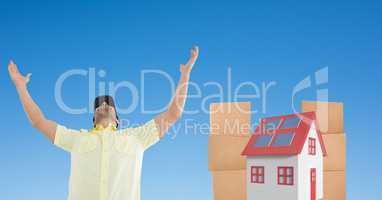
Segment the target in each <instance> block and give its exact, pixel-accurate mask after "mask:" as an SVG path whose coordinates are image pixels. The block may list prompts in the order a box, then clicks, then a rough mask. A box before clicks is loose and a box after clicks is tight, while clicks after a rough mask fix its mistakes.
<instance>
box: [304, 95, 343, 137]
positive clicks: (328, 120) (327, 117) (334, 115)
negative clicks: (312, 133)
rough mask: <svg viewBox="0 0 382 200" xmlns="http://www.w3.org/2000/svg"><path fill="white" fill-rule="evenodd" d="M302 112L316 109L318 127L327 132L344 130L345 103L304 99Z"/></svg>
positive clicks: (341, 131)
mask: <svg viewBox="0 0 382 200" xmlns="http://www.w3.org/2000/svg"><path fill="white" fill-rule="evenodd" d="M301 109H302V112H309V111H316V116H317V122H318V128H319V129H320V131H321V132H322V133H323V134H325V133H343V132H344V106H343V103H336V102H319V101H302V104H301Z"/></svg>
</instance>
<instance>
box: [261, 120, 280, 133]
mask: <svg viewBox="0 0 382 200" xmlns="http://www.w3.org/2000/svg"><path fill="white" fill-rule="evenodd" d="M280 122H281V119H276V120H272V121H269V122H267V123H265V125H264V128H265V131H269V130H276V129H277V127H278V126H279V124H280Z"/></svg>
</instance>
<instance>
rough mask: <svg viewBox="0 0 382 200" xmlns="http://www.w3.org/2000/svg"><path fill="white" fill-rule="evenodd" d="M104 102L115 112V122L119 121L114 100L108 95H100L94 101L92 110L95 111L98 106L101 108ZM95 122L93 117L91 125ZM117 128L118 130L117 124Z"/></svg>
mask: <svg viewBox="0 0 382 200" xmlns="http://www.w3.org/2000/svg"><path fill="white" fill-rule="evenodd" d="M103 102H105V103H106V104H107V105H109V106H111V107H113V108H114V110H115V116H116V117H117V120H119V118H118V115H117V108H116V107H115V103H114V99H113V97H112V96H110V95H102V96H98V97H96V98H95V100H94V110H96V109H97V108H98V107H99V106H101V105H102V104H103ZM94 122H95V118H94V117H93V123H94ZM117 128H118V123H117Z"/></svg>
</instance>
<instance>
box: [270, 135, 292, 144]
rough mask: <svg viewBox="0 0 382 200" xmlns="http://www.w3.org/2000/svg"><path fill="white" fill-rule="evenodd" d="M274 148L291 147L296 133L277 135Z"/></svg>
mask: <svg viewBox="0 0 382 200" xmlns="http://www.w3.org/2000/svg"><path fill="white" fill-rule="evenodd" d="M275 137H276V138H275V140H274V142H273V144H272V146H289V145H290V144H291V143H292V139H293V137H294V133H282V134H277V135H275Z"/></svg>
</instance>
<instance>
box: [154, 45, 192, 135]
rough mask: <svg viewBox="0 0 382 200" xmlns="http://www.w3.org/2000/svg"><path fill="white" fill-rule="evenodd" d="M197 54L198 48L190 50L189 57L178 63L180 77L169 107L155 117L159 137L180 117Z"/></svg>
mask: <svg viewBox="0 0 382 200" xmlns="http://www.w3.org/2000/svg"><path fill="white" fill-rule="evenodd" d="M198 55H199V48H198V47H195V48H193V49H192V50H191V57H190V59H189V60H188V62H187V63H186V64H185V65H184V64H181V65H180V73H181V77H180V80H179V83H178V86H177V88H176V92H175V95H174V96H173V97H172V100H171V103H170V106H169V108H168V109H167V111H166V112H163V113H161V114H160V115H159V116H157V117H156V118H155V123H156V124H157V127H158V129H159V137H163V136H164V134H165V133H166V132H167V130H168V129H169V128H170V127H171V126H172V125H173V124H174V123H175V122H176V121H177V120H178V119H179V118H180V116H181V115H182V112H183V108H184V104H185V102H186V98H187V90H188V81H189V79H190V73H191V70H192V67H193V66H194V64H195V61H196V59H197V58H198Z"/></svg>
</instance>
